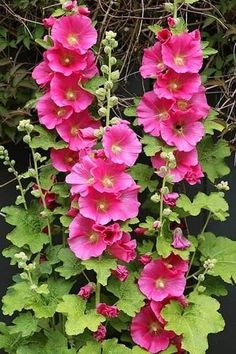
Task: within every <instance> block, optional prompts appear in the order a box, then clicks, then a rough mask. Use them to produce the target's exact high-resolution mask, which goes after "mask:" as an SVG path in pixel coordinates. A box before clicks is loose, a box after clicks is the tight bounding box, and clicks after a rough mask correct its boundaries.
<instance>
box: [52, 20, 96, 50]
mask: <svg viewBox="0 0 236 354" xmlns="http://www.w3.org/2000/svg"><path fill="white" fill-rule="evenodd" d="M52 39H53V40H54V41H57V42H60V43H61V44H62V45H63V47H65V48H68V49H71V50H78V51H79V52H80V53H81V54H84V53H86V51H87V50H88V49H90V48H91V47H92V46H93V45H94V44H95V43H96V41H97V31H96V30H95V28H94V27H93V25H92V21H91V20H90V19H89V18H88V17H86V16H81V15H77V16H64V17H61V18H60V19H59V20H57V22H56V23H55V24H54V25H53V27H52Z"/></svg>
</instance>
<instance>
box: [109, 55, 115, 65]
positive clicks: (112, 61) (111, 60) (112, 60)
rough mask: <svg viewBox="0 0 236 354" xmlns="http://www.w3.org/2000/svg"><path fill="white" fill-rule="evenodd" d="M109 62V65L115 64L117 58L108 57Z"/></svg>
mask: <svg viewBox="0 0 236 354" xmlns="http://www.w3.org/2000/svg"><path fill="white" fill-rule="evenodd" d="M110 63H111V65H116V63H117V59H116V58H115V57H111V58H110Z"/></svg>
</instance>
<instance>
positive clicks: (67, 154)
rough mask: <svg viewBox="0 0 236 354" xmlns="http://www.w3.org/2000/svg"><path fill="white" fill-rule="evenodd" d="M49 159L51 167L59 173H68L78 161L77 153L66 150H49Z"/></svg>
mask: <svg viewBox="0 0 236 354" xmlns="http://www.w3.org/2000/svg"><path fill="white" fill-rule="evenodd" d="M50 157H51V160H52V165H53V167H54V168H55V169H56V170H58V171H60V172H70V171H71V169H72V167H73V166H74V165H75V164H76V163H77V162H78V161H79V154H78V152H77V151H72V150H70V149H68V148H64V149H58V150H56V149H51V153H50Z"/></svg>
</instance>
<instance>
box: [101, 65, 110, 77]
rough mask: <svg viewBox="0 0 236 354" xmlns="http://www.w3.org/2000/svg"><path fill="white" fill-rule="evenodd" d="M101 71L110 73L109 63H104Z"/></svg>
mask: <svg viewBox="0 0 236 354" xmlns="http://www.w3.org/2000/svg"><path fill="white" fill-rule="evenodd" d="M101 72H102V73H104V74H107V75H108V74H109V67H108V66H107V65H102V66H101Z"/></svg>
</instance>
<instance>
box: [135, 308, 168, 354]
mask: <svg viewBox="0 0 236 354" xmlns="http://www.w3.org/2000/svg"><path fill="white" fill-rule="evenodd" d="M130 329H131V337H132V339H133V341H134V343H135V344H138V345H139V346H140V347H142V348H144V349H146V350H148V352H149V353H153V354H156V353H159V352H160V351H162V350H165V349H166V348H167V347H168V346H169V343H170V339H171V338H172V337H173V336H174V334H173V332H171V331H166V330H165V329H164V326H163V324H162V323H161V322H160V321H159V320H158V318H157V317H156V315H155V313H154V312H153V311H152V308H151V306H150V305H147V306H145V307H143V308H142V309H141V310H140V312H139V313H138V314H137V315H136V316H135V317H134V318H133V319H132V322H131V328H130Z"/></svg>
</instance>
